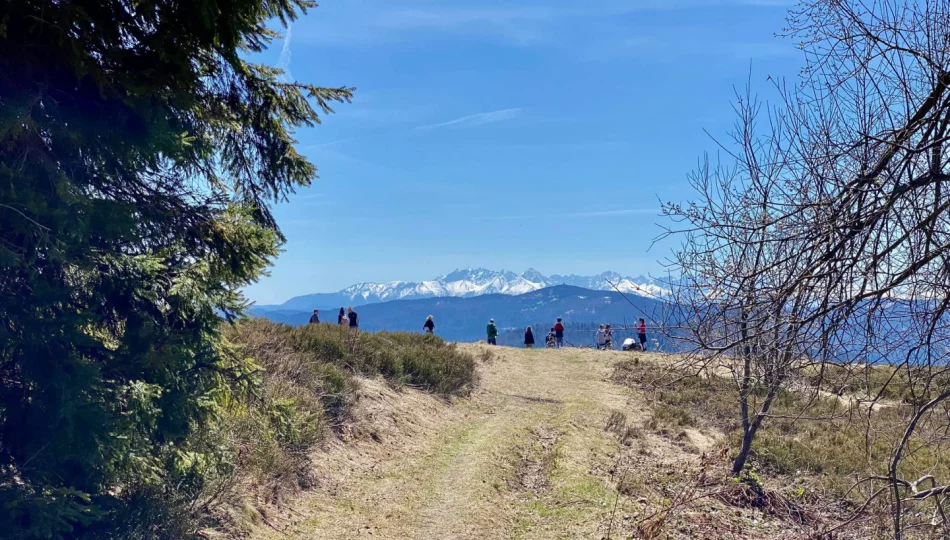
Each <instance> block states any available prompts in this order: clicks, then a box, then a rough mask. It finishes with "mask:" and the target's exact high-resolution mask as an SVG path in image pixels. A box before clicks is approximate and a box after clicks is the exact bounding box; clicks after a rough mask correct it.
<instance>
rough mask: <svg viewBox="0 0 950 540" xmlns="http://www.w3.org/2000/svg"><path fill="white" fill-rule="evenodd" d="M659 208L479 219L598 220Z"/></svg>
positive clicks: (655, 212) (657, 211)
mask: <svg viewBox="0 0 950 540" xmlns="http://www.w3.org/2000/svg"><path fill="white" fill-rule="evenodd" d="M659 213H660V209H659V208H625V209H622V210H594V211H590V212H567V213H560V214H540V215H535V216H527V215H521V216H482V217H480V218H478V219H480V220H482V221H523V220H529V219H555V218H598V217H611V216H631V215H636V214H659Z"/></svg>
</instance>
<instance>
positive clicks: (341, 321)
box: [336, 308, 349, 326]
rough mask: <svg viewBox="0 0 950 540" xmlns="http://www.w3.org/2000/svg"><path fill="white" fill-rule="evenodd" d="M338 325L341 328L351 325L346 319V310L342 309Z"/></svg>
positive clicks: (338, 317) (337, 321) (337, 318)
mask: <svg viewBox="0 0 950 540" xmlns="http://www.w3.org/2000/svg"><path fill="white" fill-rule="evenodd" d="M336 323H337V324H338V325H340V326H346V325H347V324H349V320H348V319H347V318H346V310H345V309H343V308H340V314H339V315H337V316H336Z"/></svg>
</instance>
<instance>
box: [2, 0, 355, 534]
mask: <svg viewBox="0 0 950 540" xmlns="http://www.w3.org/2000/svg"><path fill="white" fill-rule="evenodd" d="M311 7H314V4H313V3H312V2H309V1H307V0H16V1H11V2H2V3H0V530H2V531H3V535H4V537H13V538H73V537H89V538H102V537H122V538H129V537H135V536H139V537H143V538H144V537H148V538H153V537H157V536H158V535H159V533H158V531H157V530H151V531H149V530H143V529H135V527H137V526H139V525H136V523H142V522H147V521H148V520H146V519H143V517H142V516H143V515H145V514H148V513H155V512H159V513H160V512H162V511H167V512H174V511H176V510H175V506H174V503H175V501H176V500H177V499H178V498H183V499H185V500H187V499H188V497H187V494H188V493H189V492H194V491H196V490H198V489H200V485H199V484H200V482H201V478H202V476H201V469H202V467H208V466H211V465H209V464H210V463H214V460H212V459H210V458H209V456H208V455H207V454H208V452H209V450H208V447H207V445H203V446H200V447H199V445H196V444H195V443H194V442H193V441H194V439H195V435H196V433H200V432H202V430H203V428H204V426H206V425H207V423H208V422H209V421H211V420H212V419H213V418H214V416H215V414H216V411H217V409H218V408H219V407H220V406H221V404H222V403H224V402H226V401H227V400H228V399H230V397H232V396H234V395H235V392H239V391H244V390H246V389H247V388H248V384H247V381H249V380H250V374H251V373H252V372H253V370H254V366H253V365H251V364H250V363H249V362H248V361H246V360H244V359H243V358H241V357H240V355H238V354H236V352H235V349H234V348H233V347H231V346H229V345H228V344H227V343H226V342H225V341H224V340H223V339H222V338H221V335H220V334H219V328H220V321H221V317H225V318H229V319H231V318H234V317H236V316H238V315H239V314H240V313H241V312H242V310H243V309H244V307H245V304H246V302H245V300H244V299H243V297H242V296H241V294H240V289H241V287H243V286H245V285H247V284H248V283H250V282H252V281H254V280H255V279H256V278H257V277H258V276H260V274H261V273H262V272H263V271H264V270H265V268H266V266H267V264H268V262H269V260H270V259H271V258H272V257H274V256H275V255H276V254H277V251H278V247H279V245H280V243H281V241H282V237H281V235H280V231H279V229H278V228H277V226H276V224H275V222H274V220H273V218H272V216H271V213H270V210H269V205H270V204H271V203H273V202H276V201H278V200H281V199H283V198H284V197H286V195H287V194H288V193H291V192H293V190H294V189H296V188H299V187H302V186H306V185H308V184H309V183H310V181H311V180H312V179H313V178H314V177H315V174H316V169H315V167H314V165H312V164H311V163H310V162H308V160H307V159H305V158H304V157H303V156H301V155H300V154H298V153H297V152H296V151H295V149H294V144H295V143H296V141H295V140H294V138H293V130H294V129H295V128H297V127H301V126H310V125H312V124H314V123H317V122H319V118H318V115H321V114H325V113H329V112H331V109H330V104H331V103H333V102H339V101H347V100H348V99H349V97H350V89H348V88H335V89H334V88H319V87H315V86H310V85H304V84H298V83H290V82H284V81H283V80H282V79H281V78H280V77H281V75H282V72H281V71H280V70H277V69H274V68H270V67H267V66H262V65H255V64H253V63H251V62H249V61H248V60H247V58H248V57H249V56H250V55H252V54H253V53H255V52H258V51H261V50H262V49H263V48H265V47H266V46H267V45H268V44H269V43H270V42H271V41H272V40H273V39H274V38H275V37H278V36H279V34H277V33H275V32H274V31H272V30H270V29H269V28H268V26H267V25H268V24H271V25H273V22H274V21H279V22H283V23H285V24H286V23H288V22H289V21H291V20H293V19H294V18H295V17H297V16H298V15H299V14H301V13H303V12H304V11H306V10H307V9H308V8H311ZM189 490H190V491H189ZM155 501H162V502H163V504H164V508H165V509H164V510H156V508H159V506H160V505H156V504H154V502H155ZM189 502H191V503H193V502H194V501H189ZM153 521H155V522H162V519H161V518H160V517H159V518H157V519H156V520H153ZM166 522H167V523H171V521H170V520H167V521H166ZM136 531H138V532H136ZM161 534H163V535H170V536H171V537H175V535H176V534H177V533H175V532H174V531H168V530H165V531H163V532H162V533H161ZM8 535H9V536H8Z"/></svg>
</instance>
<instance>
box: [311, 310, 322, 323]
mask: <svg viewBox="0 0 950 540" xmlns="http://www.w3.org/2000/svg"><path fill="white" fill-rule="evenodd" d="M310 324H320V310H319V309H315V310H313V315H311V316H310Z"/></svg>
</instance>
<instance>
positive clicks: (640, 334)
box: [637, 317, 647, 352]
mask: <svg viewBox="0 0 950 540" xmlns="http://www.w3.org/2000/svg"><path fill="white" fill-rule="evenodd" d="M637 338H638V339H639V340H640V348H641V349H643V351H644V352H645V351H646V350H647V323H646V322H645V321H644V320H643V317H640V320H639V321H638V322H637Z"/></svg>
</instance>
